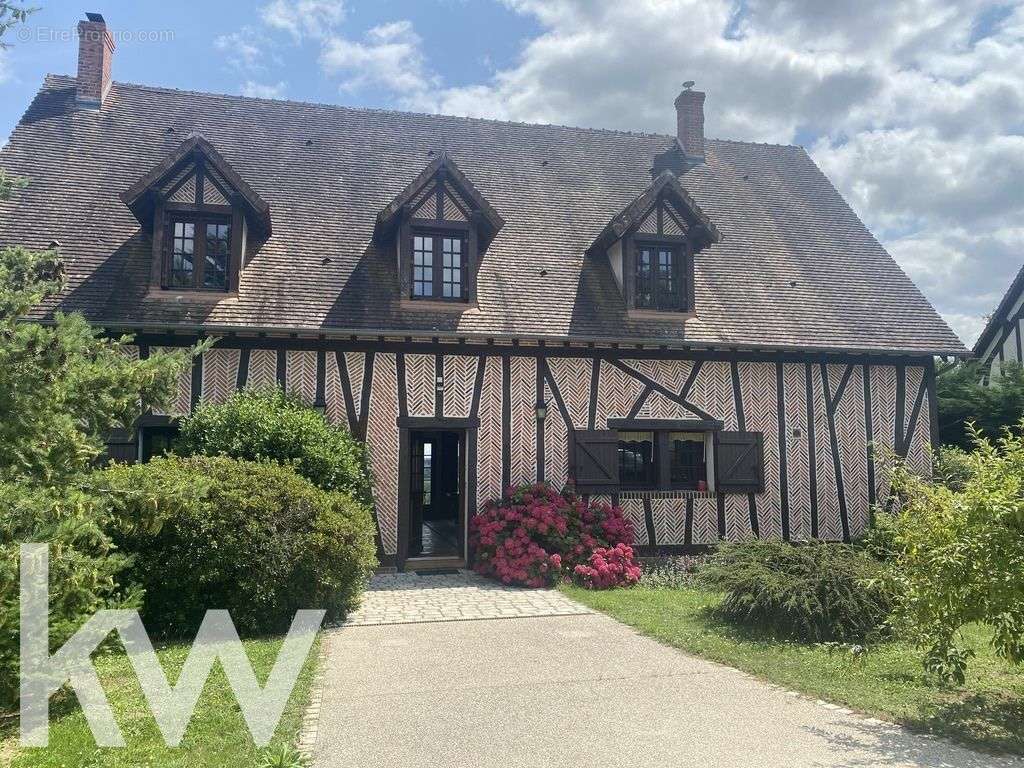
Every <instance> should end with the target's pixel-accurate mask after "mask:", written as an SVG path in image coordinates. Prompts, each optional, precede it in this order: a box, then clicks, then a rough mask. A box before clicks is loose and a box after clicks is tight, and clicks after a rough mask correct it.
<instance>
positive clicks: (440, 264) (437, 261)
mask: <svg viewBox="0 0 1024 768" xmlns="http://www.w3.org/2000/svg"><path fill="white" fill-rule="evenodd" d="M443 242H444V240H443V236H442V235H436V236H435V237H434V238H433V246H434V266H433V270H434V272H433V274H434V298H435V299H441V298H444V249H443V248H442V246H441V244H442V243H443Z"/></svg>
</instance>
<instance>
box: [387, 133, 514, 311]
mask: <svg viewBox="0 0 1024 768" xmlns="http://www.w3.org/2000/svg"><path fill="white" fill-rule="evenodd" d="M504 225H505V221H504V219H502V218H501V216H500V215H499V214H498V212H497V211H496V210H494V208H493V207H492V206H491V204H490V203H489V202H488V201H487V199H486V198H485V197H484V196H483V195H482V194H481V193H480V191H479V190H478V189H477V188H476V187H475V186H474V185H473V183H472V182H471V181H470V180H469V179H468V178H467V177H466V175H465V174H464V173H463V172H462V171H461V170H460V169H459V167H458V165H456V163H455V160H454V159H452V158H451V157H450V156H449V155H448V154H446V153H443V152H442V153H441V154H440V155H438V157H436V158H435V159H434V160H433V161H431V162H430V163H429V164H428V165H427V167H426V168H424V169H423V170H422V171H421V172H420V173H419V174H418V175H417V176H416V178H415V179H413V180H412V181H411V182H410V183H409V184H408V185H407V186H406V187H405V189H403V190H402V191H401V192H400V193H399V194H398V195H397V196H396V197H395V199H394V200H392V201H391V203H390V204H388V206H387V207H386V208H384V210H382V211H381V212H380V213H379V214H378V215H377V222H376V226H375V230H374V238H375V239H376V240H377V241H378V242H380V243H382V244H392V243H393V245H394V248H395V258H396V263H397V270H398V275H399V283H400V284H399V290H400V292H401V297H402V301H403V303H406V304H407V306H409V308H415V307H424V306H429V307H430V308H433V309H442V308H443V309H449V310H454V311H460V310H461V309H465V308H466V307H468V306H472V305H473V304H474V303H475V301H476V273H477V270H478V268H479V264H480V257H481V254H482V253H483V252H484V250H485V249H486V248H487V245H488V244H489V243H490V242H491V240H493V239H494V237H495V235H497V234H498V232H499V230H501V228H502V227H503V226H504ZM428 250H429V253H428ZM455 251H457V252H458V253H457V254H456V253H455Z"/></svg>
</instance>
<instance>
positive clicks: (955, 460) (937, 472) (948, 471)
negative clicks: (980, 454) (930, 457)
mask: <svg viewBox="0 0 1024 768" xmlns="http://www.w3.org/2000/svg"><path fill="white" fill-rule="evenodd" d="M934 459H935V460H934V462H933V466H934V477H935V480H936V481H937V482H940V483H942V484H943V485H944V486H946V487H947V488H949V489H951V490H954V491H962V490H963V489H964V487H966V485H967V483H968V481H969V480H970V479H971V476H972V475H973V473H974V470H973V468H972V466H971V454H970V453H968V452H967V451H965V450H964V449H963V448H957V447H956V446H953V445H944V446H942V447H941V448H940V449H939V450H938V451H936V452H935V456H934Z"/></svg>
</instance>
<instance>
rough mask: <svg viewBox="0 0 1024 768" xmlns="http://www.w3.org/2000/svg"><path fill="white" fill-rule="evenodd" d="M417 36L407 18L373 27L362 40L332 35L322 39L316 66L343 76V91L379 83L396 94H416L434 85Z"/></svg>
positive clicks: (433, 79)
mask: <svg viewBox="0 0 1024 768" xmlns="http://www.w3.org/2000/svg"><path fill="white" fill-rule="evenodd" d="M421 43H422V41H421V40H420V37H419V35H417V34H416V31H415V30H414V29H413V26H412V23H410V22H409V21H394V22H391V23H389V24H382V25H380V26H376V27H373V28H372V29H370V30H369V31H368V32H367V33H366V35H365V36H364V38H363V40H362V41H354V40H350V39H348V38H345V37H341V36H333V37H330V38H328V39H327V40H325V41H324V46H323V50H322V51H321V54H320V65H321V67H322V68H323V70H324V71H325V72H326V73H328V74H331V75H334V74H340V75H341V76H342V77H343V80H342V83H341V87H342V88H343V89H345V90H351V89H355V88H360V87H364V86H367V85H379V86H383V87H384V88H387V89H388V90H390V91H394V92H396V93H402V94H409V93H419V92H422V91H424V90H426V89H427V88H430V87H432V86H434V85H435V84H436V78H434V77H433V76H432V75H430V74H429V73H428V72H427V69H426V65H425V62H424V58H423V52H422V49H421Z"/></svg>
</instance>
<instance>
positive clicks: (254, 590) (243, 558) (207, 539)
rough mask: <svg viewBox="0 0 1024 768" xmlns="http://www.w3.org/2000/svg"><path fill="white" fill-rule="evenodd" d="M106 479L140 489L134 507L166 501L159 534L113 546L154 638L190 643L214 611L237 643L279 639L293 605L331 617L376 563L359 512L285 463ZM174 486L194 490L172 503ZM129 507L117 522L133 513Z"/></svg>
mask: <svg viewBox="0 0 1024 768" xmlns="http://www.w3.org/2000/svg"><path fill="white" fill-rule="evenodd" d="M105 475H106V478H107V482H109V483H110V485H111V486H113V487H115V488H122V489H128V488H133V487H134V488H141V489H145V490H146V491H147V493H143V494H140V495H139V498H140V500H143V499H145V498H147V497H153V496H155V497H158V498H159V497H161V495H162V494H164V493H166V496H167V498H168V499H169V502H168V506H169V509H168V510H167V512H166V513H165V514H164V515H163V516H162V517H161V522H162V524H161V525H160V526H159V528H158V529H156V530H154V529H150V530H143V529H138V530H135V531H134V532H132V533H129V534H125V535H124V537H123V538H122V539H121V540H120V541H119V544H120V545H121V547H122V549H124V550H125V551H127V552H129V553H131V554H132V555H133V564H132V566H131V568H130V569H129V571H128V572H127V573H126V574H125V575H126V577H127V578H128V580H130V581H131V582H134V583H136V584H138V585H140V586H141V587H142V588H143V589H144V590H145V596H144V598H143V604H142V612H143V618H144V620H145V621H146V626H147V628H150V629H151V630H152V631H154V632H156V633H158V634H162V635H165V636H181V635H187V634H190V633H192V632H194V631H195V630H196V629H197V628H198V626H199V623H200V622H201V621H202V618H203V615H204V614H205V612H206V611H207V610H208V609H215V608H226V609H228V610H229V611H230V612H231V615H232V618H233V619H234V622H235V624H236V626H237V627H238V629H239V631H240V632H242V633H245V634H258V633H269V632H280V631H283V630H286V629H287V628H288V626H289V625H290V623H291V621H292V618H293V617H294V615H295V611H297V610H299V609H300V608H321V609H325V610H326V611H327V618H328V620H338V619H341V618H343V617H344V615H345V614H346V612H347V611H349V610H350V609H351V608H353V607H354V606H355V604H356V601H357V598H358V596H359V593H360V592H361V590H362V589H363V587H364V586H365V583H366V581H367V580H368V578H369V576H370V574H371V573H372V571H373V569H374V568H375V567H376V565H377V561H376V554H375V552H376V548H375V545H374V530H375V528H374V523H373V519H372V516H371V514H370V510H369V508H368V507H367V506H366V505H365V504H363V503H361V502H359V501H357V500H355V499H353V498H352V497H351V496H349V495H347V494H344V493H338V492H330V491H324V490H321V489H319V488H317V487H316V486H315V485H313V484H312V483H311V482H309V481H308V480H306V479H304V478H302V477H300V476H299V475H297V474H296V473H295V472H294V471H293V470H292V469H291V468H290V467H287V466H283V465H280V464H277V463H274V462H262V463H257V462H249V461H239V460H236V459H230V458H227V457H223V456H219V457H208V456H193V457H187V458H180V457H175V456H170V457H167V458H162V459H156V460H154V461H152V462H150V463H149V464H144V465H135V466H116V467H112V468H110V469H108V470H106V471H105ZM183 485H186V486H191V487H192V488H193V490H194V493H193V494H191V495H183V494H181V493H180V490H179V489H180V488H181V487H182V486H183ZM122 495H123V494H122ZM126 498H131V497H126ZM130 504H131V502H130V501H129V502H127V505H128V507H129V508H126V509H123V510H122V514H124V515H126V516H130V515H131V514H132V510H131V509H130ZM140 512H141V510H140Z"/></svg>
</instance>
